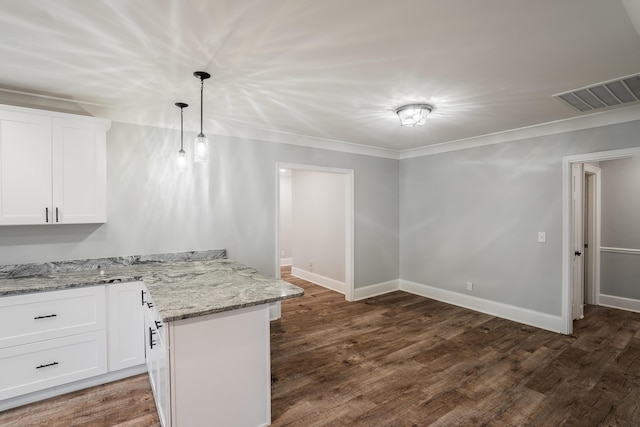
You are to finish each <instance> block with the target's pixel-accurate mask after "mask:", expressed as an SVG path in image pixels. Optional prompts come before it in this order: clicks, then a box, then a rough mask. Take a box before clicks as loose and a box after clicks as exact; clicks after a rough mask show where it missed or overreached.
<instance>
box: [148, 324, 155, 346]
mask: <svg viewBox="0 0 640 427" xmlns="http://www.w3.org/2000/svg"><path fill="white" fill-rule="evenodd" d="M154 334H155V331H154V330H153V329H151V328H149V348H153V346H155V345H156V341H155V340H154V339H153V335H154Z"/></svg>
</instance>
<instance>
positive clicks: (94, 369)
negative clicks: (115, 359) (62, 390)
mask: <svg viewBox="0 0 640 427" xmlns="http://www.w3.org/2000/svg"><path fill="white" fill-rule="evenodd" d="M106 354H107V348H106V339H105V331H104V330H102V331H97V332H89V333H86V334H80V335H71V336H68V337H64V338H57V339H52V340H46V341H40V342H35V343H32V344H24V345H19V346H14V347H8V348H4V349H1V350H0V378H2V380H1V381H0V384H1V385H0V399H8V398H11V397H16V396H20V395H22V394H25V393H30V392H34V391H38V390H43V389H46V388H49V387H55V386H59V385H61V384H66V383H69V382H72V381H78V380H82V379H85V378H90V377H93V376H96V375H100V374H104V373H106V372H107V357H106Z"/></svg>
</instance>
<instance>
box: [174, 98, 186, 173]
mask: <svg viewBox="0 0 640 427" xmlns="http://www.w3.org/2000/svg"><path fill="white" fill-rule="evenodd" d="M175 105H176V107H178V108H180V151H178V157H176V168H177V169H178V171H180V172H184V171H185V170H186V169H187V156H186V154H187V153H185V152H184V141H183V134H184V116H183V114H182V113H183V110H184V109H185V108H187V107H188V106H189V104H185V103H184V102H176V104H175Z"/></svg>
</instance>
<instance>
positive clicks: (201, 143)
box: [193, 71, 211, 163]
mask: <svg viewBox="0 0 640 427" xmlns="http://www.w3.org/2000/svg"><path fill="white" fill-rule="evenodd" d="M193 75H194V76H196V78H198V79H200V133H199V134H198V136H196V140H195V146H194V150H193V161H194V162H196V163H207V162H208V161H209V141H208V140H207V137H206V136H204V133H202V98H203V90H204V81H205V80H206V79H208V78H210V77H211V74H209V73H207V72H206V71H196V72H195V73H193Z"/></svg>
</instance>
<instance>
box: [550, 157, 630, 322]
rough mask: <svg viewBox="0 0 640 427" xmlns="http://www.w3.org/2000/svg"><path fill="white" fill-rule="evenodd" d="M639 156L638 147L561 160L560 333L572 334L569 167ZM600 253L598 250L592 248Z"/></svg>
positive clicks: (571, 225)
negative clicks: (574, 164)
mask: <svg viewBox="0 0 640 427" xmlns="http://www.w3.org/2000/svg"><path fill="white" fill-rule="evenodd" d="M637 155H640V147H634V148H625V149H620V150H610V151H600V152H595V153H585V154H577V155H573V156H565V157H563V158H562V315H561V318H562V331H561V332H562V333H564V334H571V333H572V332H573V319H572V316H571V308H572V307H571V305H572V302H573V289H572V286H571V284H572V272H571V270H572V269H571V256H572V255H573V253H572V249H571V248H572V242H573V235H572V228H573V216H572V214H571V165H572V164H573V163H586V162H598V161H605V160H616V159H624V158H627V157H631V156H637ZM594 249H597V251H598V252H600V248H594Z"/></svg>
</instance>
